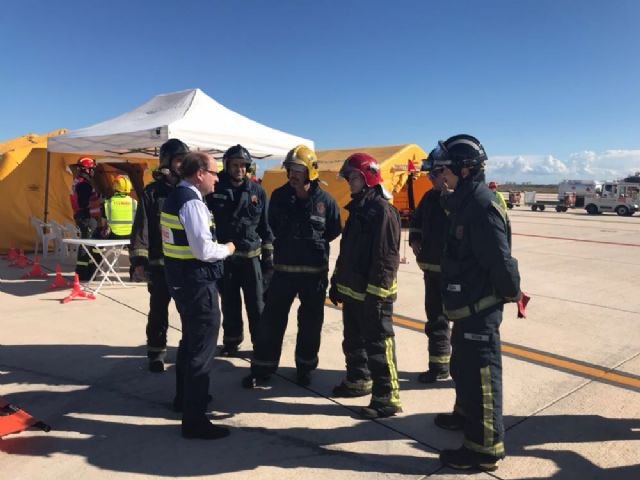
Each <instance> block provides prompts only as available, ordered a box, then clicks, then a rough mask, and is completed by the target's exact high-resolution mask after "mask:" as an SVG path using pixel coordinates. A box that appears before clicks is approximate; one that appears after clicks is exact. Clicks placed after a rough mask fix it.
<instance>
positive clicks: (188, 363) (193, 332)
mask: <svg viewBox="0 0 640 480" xmlns="http://www.w3.org/2000/svg"><path fill="white" fill-rule="evenodd" d="M180 174H181V177H182V178H183V180H182V181H181V182H180V183H179V184H178V185H177V187H176V188H175V189H174V190H173V191H172V192H171V193H170V194H169V196H168V197H167V200H166V201H165V204H164V207H163V209H162V214H161V217H160V225H161V231H162V248H163V252H164V260H165V271H166V275H167V284H168V286H169V291H170V293H171V296H172V297H173V299H174V300H175V302H176V307H177V308H178V312H179V313H180V320H181V322H182V339H181V340H180V345H179V346H178V357H177V360H176V398H175V400H174V407H175V408H176V410H182V436H183V437H185V438H204V439H217V438H223V437H226V436H227V435H229V429H228V428H226V427H221V426H216V425H213V424H211V422H210V421H209V419H208V418H207V417H206V411H207V403H208V400H209V371H210V370H211V362H212V359H213V356H214V352H215V347H216V343H217V340H218V331H219V329H220V307H219V305H218V289H217V285H216V283H217V281H218V280H219V279H220V278H221V277H222V273H223V270H222V261H223V260H224V259H225V258H226V257H228V256H229V255H231V254H233V252H234V251H235V246H234V244H233V243H231V242H229V243H227V244H224V245H222V244H219V243H218V242H217V241H216V236H215V228H214V226H213V221H212V217H211V213H210V212H209V210H208V209H207V206H206V204H205V203H204V201H203V197H204V196H205V195H207V194H209V193H211V192H213V191H214V188H215V184H216V183H217V181H218V167H217V164H216V161H215V160H214V159H213V157H211V155H209V154H207V153H203V152H192V153H189V154H187V155H186V156H185V158H184V160H183V161H182V165H181V167H180Z"/></svg>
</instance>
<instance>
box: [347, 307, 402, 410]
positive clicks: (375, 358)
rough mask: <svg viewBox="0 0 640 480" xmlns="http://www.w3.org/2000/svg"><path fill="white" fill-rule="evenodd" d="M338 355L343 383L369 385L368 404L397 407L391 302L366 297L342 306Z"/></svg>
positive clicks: (397, 396)
mask: <svg viewBox="0 0 640 480" xmlns="http://www.w3.org/2000/svg"><path fill="white" fill-rule="evenodd" d="M342 320H343V328H344V330H343V340H342V351H343V352H344V356H345V363H346V367H347V380H349V381H351V382H355V381H358V380H369V379H371V380H372V381H373V386H372V398H371V401H372V403H376V404H379V405H395V406H400V393H399V392H400V385H399V383H398V370H397V362H396V347H395V336H394V332H393V302H392V301H391V300H381V299H377V297H373V296H370V295H367V296H366V297H365V300H364V302H361V301H358V300H351V299H348V298H347V299H345V300H344V302H343V304H342Z"/></svg>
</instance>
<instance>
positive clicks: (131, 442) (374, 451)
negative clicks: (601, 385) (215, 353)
mask: <svg viewBox="0 0 640 480" xmlns="http://www.w3.org/2000/svg"><path fill="white" fill-rule="evenodd" d="M172 353H173V352H172ZM238 362H239V361H238V360H234V361H229V360H226V359H220V360H218V361H217V362H216V363H215V367H214V374H213V379H212V391H213V396H214V400H213V402H212V405H211V407H212V409H213V412H215V413H214V418H215V419H217V420H222V421H224V423H225V424H226V425H228V426H230V427H231V429H232V435H231V436H230V437H229V438H228V439H224V440H221V441H214V442H208V441H198V440H183V439H182V438H181V437H180V436H179V417H178V415H177V414H175V413H173V412H172V411H170V409H169V405H170V401H171V397H172V395H173V392H174V381H175V380H174V372H173V371H172V370H173V369H172V368H171V369H170V370H168V371H167V372H165V373H164V374H151V373H149V372H148V371H147V370H146V357H145V347H143V346H140V347H111V346H103V345H22V346H10V345H9V346H7V345H3V346H1V347H0V381H1V382H2V385H3V386H2V387H0V388H1V389H0V393H1V394H2V396H3V397H4V398H6V399H7V400H8V401H10V402H12V403H14V404H17V405H20V406H22V407H23V408H26V409H27V410H28V411H29V412H30V413H32V414H33V415H34V416H36V417H38V418H41V419H42V420H44V421H46V422H47V423H49V424H50V425H51V426H52V428H53V430H52V431H51V432H50V433H49V434H44V433H38V432H33V433H29V434H21V435H11V436H8V437H5V438H4V439H3V440H1V441H0V450H2V451H3V452H5V453H7V454H10V455H16V456H19V455H23V456H42V457H52V456H54V455H56V454H60V453H64V454H67V455H75V456H80V457H82V458H84V459H86V461H87V462H88V463H90V464H92V465H95V466H96V467H99V468H101V469H106V470H112V471H117V472H130V473H142V474H147V475H156V476H162V477H175V476H197V475H213V474H221V473H228V472H247V471H251V470H255V469H257V468H260V467H269V466H272V467H278V468H291V469H293V468H312V469H327V470H328V471H330V470H332V471H336V470H342V471H356V472H370V473H389V474H391V473H393V474H405V475H428V474H435V476H437V475H438V474H440V473H442V474H444V473H449V474H450V471H449V470H444V469H441V467H440V464H439V461H438V459H437V451H438V448H436V447H435V446H432V445H429V444H428V443H427V442H426V441H425V440H422V439H421V432H422V431H423V428H422V427H421V426H424V430H425V431H426V430H427V429H435V428H436V427H434V426H433V414H425V413H415V414H412V413H411V412H407V413H405V414H404V415H402V416H398V417H394V418H391V419H386V420H384V421H380V422H372V421H366V420H357V421H355V423H354V421H353V420H351V419H348V420H342V419H341V418H340V417H352V418H356V417H355V416H354V414H353V412H354V407H347V406H344V405H341V404H340V403H337V402H336V401H334V400H333V399H327V398H322V397H323V396H324V395H325V394H326V393H322V392H327V391H330V389H329V387H330V385H333V384H334V383H335V382H336V381H337V380H338V379H340V378H341V376H342V375H343V372H339V371H333V370H328V371H327V370H320V371H317V372H316V373H315V375H314V383H312V386H311V388H310V389H305V388H301V387H298V386H296V385H295V384H294V383H292V382H291V381H289V380H288V378H292V377H293V376H294V369H287V368H282V369H281V370H279V372H280V375H281V376H277V377H275V378H274V379H273V381H272V383H271V385H272V386H271V388H267V389H257V390H251V391H247V390H244V389H242V388H241V387H240V379H241V378H242V376H243V375H245V374H246V373H247V372H248V368H247V364H246V363H244V362H242V361H240V362H242V365H241V366H238V365H237V363H238ZM426 395H428V393H427V392H425V398H426ZM362 401H363V402H362V404H365V403H366V401H367V399H362ZM505 420H506V423H507V424H509V425H519V426H521V427H522V428H523V430H526V432H527V442H526V443H527V445H523V446H519V447H514V446H513V445H512V444H511V443H508V444H507V453H508V455H509V456H511V457H515V456H518V457H536V458H545V459H548V460H550V461H552V462H554V463H555V464H556V467H557V471H556V472H555V473H554V474H553V476H551V477H544V478H553V479H564V478H576V477H575V475H576V474H577V473H579V474H580V478H594V479H595V478H607V479H614V480H622V479H624V480H627V479H631V478H640V467H639V466H638V465H633V466H624V467H619V468H609V469H607V468H601V467H599V466H598V465H595V464H593V463H592V462H590V461H589V460H588V459H587V458H585V457H583V456H581V455H579V454H577V453H576V452H574V451H571V450H545V449H543V448H539V446H541V445H544V444H549V443H568V444H571V443H585V442H591V443H596V444H597V443H601V442H607V441H634V440H635V441H637V440H640V419H637V418H627V419H612V418H605V417H602V416H598V415H556V416H553V415H548V416H544V415H539V416H532V417H527V418H525V417H508V418H506V419H505ZM247 425H254V426H247ZM410 432H415V433H413V434H411V433H410ZM431 433H433V432H431ZM445 435H449V437H447V439H449V440H451V439H458V440H457V441H460V440H461V437H460V435H459V434H452V433H448V432H443V433H442V437H444V436H445ZM507 441H508V439H507ZM58 458H60V457H58ZM54 468H55V467H54ZM63 468H64V467H63ZM499 472H500V471H498V477H499V476H500V475H499ZM533 473H534V474H535V472H533ZM52 474H53V475H55V473H52ZM527 478H535V477H527Z"/></svg>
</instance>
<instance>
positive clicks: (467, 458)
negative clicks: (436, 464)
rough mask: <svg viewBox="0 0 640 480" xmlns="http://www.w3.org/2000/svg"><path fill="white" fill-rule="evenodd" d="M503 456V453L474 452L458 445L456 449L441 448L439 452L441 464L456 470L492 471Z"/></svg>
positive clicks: (496, 467)
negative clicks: (496, 454)
mask: <svg viewBox="0 0 640 480" xmlns="http://www.w3.org/2000/svg"><path fill="white" fill-rule="evenodd" d="M503 458H504V455H503V456H495V455H489V454H487V453H479V452H474V451H473V450H469V449H468V448H467V447H460V448H459V449H457V450H443V451H442V452H441V453H440V461H441V462H442V464H443V465H446V466H447V467H451V468H455V469H456V470H471V469H476V470H480V471H483V472H494V471H495V470H497V469H498V461H500V460H501V459H503Z"/></svg>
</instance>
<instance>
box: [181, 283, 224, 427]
mask: <svg viewBox="0 0 640 480" xmlns="http://www.w3.org/2000/svg"><path fill="white" fill-rule="evenodd" d="M172 293H173V297H174V300H175V302H176V307H177V308H178V312H179V313H180V320H181V322H182V339H181V340H180V344H179V345H178V356H177V359H176V398H175V403H176V404H177V405H180V404H182V425H183V426H184V425H188V426H193V425H198V424H202V423H204V422H207V418H206V416H205V413H206V410H207V404H208V402H209V373H210V370H211V366H212V362H213V356H214V353H215V349H216V343H217V341H218V332H219V329H220V308H219V307H218V290H217V288H216V282H215V281H214V280H209V281H206V282H204V281H203V282H198V283H189V284H186V285H183V286H182V287H180V288H174V289H172Z"/></svg>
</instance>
